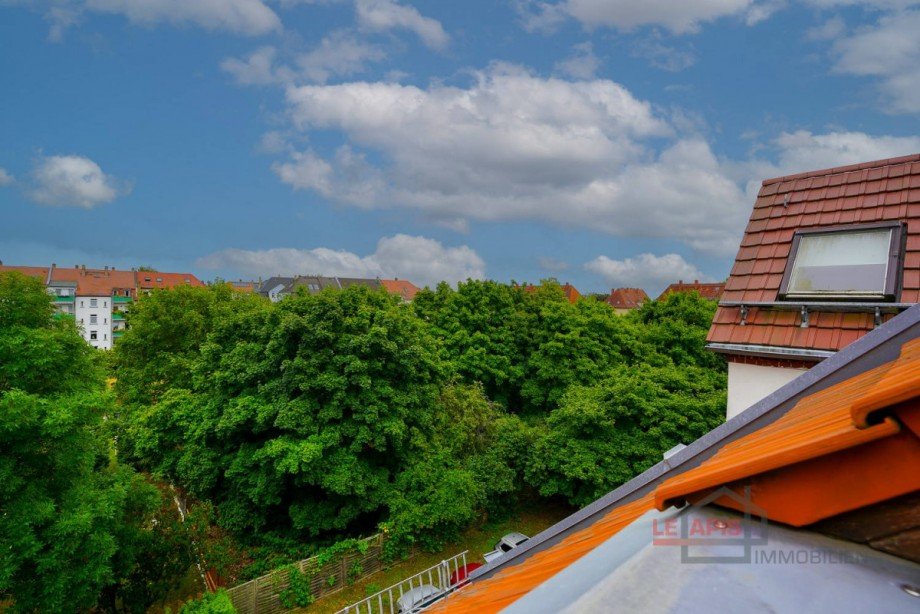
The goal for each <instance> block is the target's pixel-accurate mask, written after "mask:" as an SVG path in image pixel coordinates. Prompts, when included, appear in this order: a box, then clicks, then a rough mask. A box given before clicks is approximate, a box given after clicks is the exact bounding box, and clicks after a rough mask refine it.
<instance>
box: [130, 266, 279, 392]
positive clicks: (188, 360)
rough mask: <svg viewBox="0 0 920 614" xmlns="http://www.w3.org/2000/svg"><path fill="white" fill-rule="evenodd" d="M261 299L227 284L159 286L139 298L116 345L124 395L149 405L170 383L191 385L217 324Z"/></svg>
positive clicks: (255, 308)
mask: <svg viewBox="0 0 920 614" xmlns="http://www.w3.org/2000/svg"><path fill="white" fill-rule="evenodd" d="M261 303H262V300H261V298H260V297H257V296H253V295H248V294H243V293H240V292H234V291H233V290H232V289H231V288H230V287H229V286H227V285H225V284H220V285H216V286H209V287H205V288H202V287H192V286H178V287H176V288H172V289H169V290H157V291H154V292H152V293H151V295H150V296H145V297H142V298H141V299H140V300H138V301H136V302H135V303H134V304H133V305H132V306H131V310H130V312H129V313H128V318H127V321H128V326H129V328H130V330H129V331H128V332H126V333H125V335H124V336H123V337H122V338H121V339H120V340H119V342H118V343H117V344H116V346H115V354H116V358H115V377H116V378H117V383H116V390H117V392H118V397H119V399H120V400H121V401H122V402H123V403H126V404H128V405H133V404H148V403H151V402H153V401H155V400H157V399H158V398H159V397H160V396H161V395H162V394H163V393H165V392H166V391H167V390H169V389H170V388H190V387H191V378H192V371H191V367H192V364H193V363H194V361H195V360H196V359H197V358H198V355H199V353H200V350H201V346H202V344H203V343H204V342H205V340H206V339H207V336H208V333H210V332H211V330H212V329H213V328H214V326H215V323H217V322H219V321H222V320H223V319H225V318H226V317H227V315H228V314H230V313H235V312H241V311H243V312H245V311H247V310H257V309H258V308H259V306H260V304H261Z"/></svg>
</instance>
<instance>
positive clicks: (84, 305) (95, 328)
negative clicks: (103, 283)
mask: <svg viewBox="0 0 920 614" xmlns="http://www.w3.org/2000/svg"><path fill="white" fill-rule="evenodd" d="M75 303H76V304H75V311H74V316H75V317H76V321H77V327H78V328H79V329H80V330H82V331H83V338H84V339H86V342H87V343H89V344H90V345H91V346H93V347H95V348H99V349H102V350H111V349H112V297H111V296H77V297H76V300H75Z"/></svg>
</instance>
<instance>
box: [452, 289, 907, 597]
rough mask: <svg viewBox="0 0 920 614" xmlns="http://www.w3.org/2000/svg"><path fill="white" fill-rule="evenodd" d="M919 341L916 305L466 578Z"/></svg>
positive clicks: (525, 551)
mask: <svg viewBox="0 0 920 614" xmlns="http://www.w3.org/2000/svg"><path fill="white" fill-rule="evenodd" d="M918 336H920V305H915V306H913V307H911V308H910V309H908V310H907V311H904V312H903V313H901V314H899V315H897V316H895V317H894V318H892V319H891V320H889V321H888V322H887V323H885V324H884V325H882V326H880V327H878V328H876V329H875V330H873V331H871V332H870V333H868V334H866V335H865V336H863V337H862V338H860V339H858V340H857V341H854V342H853V343H852V344H850V345H849V346H847V347H845V348H844V349H842V350H841V351H839V352H837V353H836V354H834V355H833V356H831V357H829V358H827V359H825V360H824V361H822V362H821V363H819V364H817V365H816V366H815V367H813V368H811V369H809V370H808V371H806V372H804V373H803V374H802V375H801V376H799V377H798V378H796V379H795V380H793V381H791V382H789V383H788V384H786V385H785V386H783V387H782V388H780V389H779V390H777V391H775V392H773V393H772V394H770V395H769V396H767V397H766V398H764V399H762V400H761V401H759V402H757V403H756V404H754V405H753V406H751V407H750V408H748V409H747V410H745V411H743V412H741V413H740V414H738V415H737V416H735V417H733V418H731V419H729V420H728V421H726V422H725V423H723V424H722V425H720V426H718V427H716V428H715V429H713V430H711V431H710V432H709V433H707V434H705V435H703V436H702V437H700V438H699V439H697V440H696V441H694V442H693V443H691V444H689V445H688V446H687V447H686V448H684V449H683V450H680V451H679V452H677V453H676V454H674V455H673V456H670V457H668V459H667V460H663V461H661V462H659V463H658V464H656V465H654V466H652V467H651V468H649V469H648V470H646V471H644V472H643V473H641V474H639V475H638V476H636V477H635V478H633V479H632V480H630V481H628V482H626V483H625V484H623V485H622V486H620V487H618V488H615V489H614V490H612V491H611V492H609V493H607V494H606V495H604V496H603V497H601V498H600V499H598V500H597V501H594V502H593V503H590V504H589V505H587V506H586V507H584V508H582V509H581V510H579V511H577V512H575V513H574V514H572V515H571V516H569V517H568V518H565V519H563V520H562V521H560V522H558V523H556V524H555V525H553V526H551V527H549V528H548V529H546V530H545V531H543V532H541V533H539V534H538V535H536V536H534V537H533V538H532V539H530V540H529V541H527V542H525V543H524V544H522V545H521V546H519V547H517V548H515V549H514V550H512V551H511V552H509V553H508V554H507V555H505V556H503V557H501V558H500V559H498V560H496V561H493V562H491V563H488V564H486V565H485V566H483V567H481V568H479V569H477V570H476V571H474V572H473V573H472V574H470V579H471V581H472V582H476V580H478V579H482V578H487V577H490V576H492V575H493V574H495V573H496V572H497V571H498V570H500V569H502V568H504V567H508V566H513V565H517V564H519V563H521V562H523V561H525V560H527V559H528V558H529V557H530V556H531V555H533V554H535V553H537V552H540V551H542V550H545V549H546V548H549V547H551V546H553V545H555V544H556V543H558V542H559V541H561V540H562V539H563V538H564V537H565V536H566V535H568V534H569V533H571V532H573V531H577V530H579V529H581V528H584V527H587V526H590V525H591V524H593V523H594V522H595V521H596V520H597V519H598V518H599V517H601V516H602V515H603V514H604V513H606V512H607V511H609V510H611V509H613V508H614V507H618V506H619V505H622V504H624V503H628V502H630V501H633V500H635V499H638V498H639V497H641V496H642V495H644V494H647V493H649V492H651V491H652V490H653V489H654V488H655V487H656V486H657V485H658V483H660V482H661V481H663V479H665V478H666V477H668V478H669V477H672V476H674V475H678V474H680V473H682V472H684V471H686V470H689V469H692V468H694V467H696V466H698V465H699V464H700V463H702V462H703V461H705V460H706V459H708V458H709V457H711V456H712V455H713V454H715V453H716V452H717V451H718V450H719V448H721V447H722V446H723V445H724V444H726V443H728V442H730V441H733V440H735V439H738V438H740V437H743V436H745V435H747V434H749V433H752V432H754V431H756V430H759V429H760V428H762V427H763V426H765V425H767V424H770V423H771V422H774V421H775V420H777V419H778V418H780V417H782V416H783V415H784V414H785V413H786V412H787V411H789V410H790V409H792V407H794V406H795V404H796V403H797V402H798V401H799V400H800V399H801V398H803V397H805V396H808V395H810V394H813V393H815V392H818V391H820V390H823V389H825V388H828V387H830V386H832V385H834V384H837V383H839V382H841V381H844V380H846V379H849V378H850V377H852V376H853V375H856V374H858V373H861V372H864V371H866V370H868V369H871V368H873V367H876V366H879V365H881V364H884V363H886V362H890V361H891V360H894V359H895V358H897V357H898V355H899V353H900V349H901V345H903V343H905V342H906V341H909V340H911V339H914V338H916V337H918Z"/></svg>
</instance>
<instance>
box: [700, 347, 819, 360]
mask: <svg viewBox="0 0 920 614" xmlns="http://www.w3.org/2000/svg"><path fill="white" fill-rule="evenodd" d="M706 349H707V350H712V351H713V352H718V353H719V354H739V355H742V356H765V357H768V358H799V359H804V360H816V361H820V360H824V359H825V358H830V357H831V356H833V355H834V354H836V353H837V352H835V351H834V350H811V349H807V348H795V347H787V346H781V345H754V344H749V343H707V344H706Z"/></svg>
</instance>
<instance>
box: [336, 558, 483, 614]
mask: <svg viewBox="0 0 920 614" xmlns="http://www.w3.org/2000/svg"><path fill="white" fill-rule="evenodd" d="M467 553H469V550H464V551H463V552H461V553H460V554H457V555H455V556H452V557H451V558H449V559H447V560H444V561H441V562H440V563H438V564H437V565H433V566H431V567H429V568H428V569H426V570H424V571H421V572H419V573H417V574H415V575H414V576H411V577H409V578H406V579H405V580H403V581H402V582H399V583H398V584H394V585H393V586H390V587H387V588H385V589H383V590H382V591H380V592H378V593H374V594H373V595H371V596H370V597H366V598H364V599H362V600H361V601H359V602H357V603H353V604H351V605H350V606H348V607H345V608H342V609H341V610H339V611H338V612H337V613H336V614H408V613H410V612H419V611H421V610H422V609H423V608H424V607H426V606H428V605H430V604H431V603H432V602H433V601H436V600H437V599H439V598H441V597H443V596H444V595H446V594H447V593H449V592H450V591H452V590H453V589H455V588H457V587H458V586H459V585H461V584H463V583H464V582H466V574H465V573H460V570H461V569H465V568H466V555H467ZM423 587H425V590H419V589H422V588H423ZM413 590H415V591H416V592H415V593H413V597H414V598H413V599H412V602H411V603H406V602H403V603H400V599H402V598H403V596H405V595H408V594H409V593H410V591H413Z"/></svg>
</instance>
